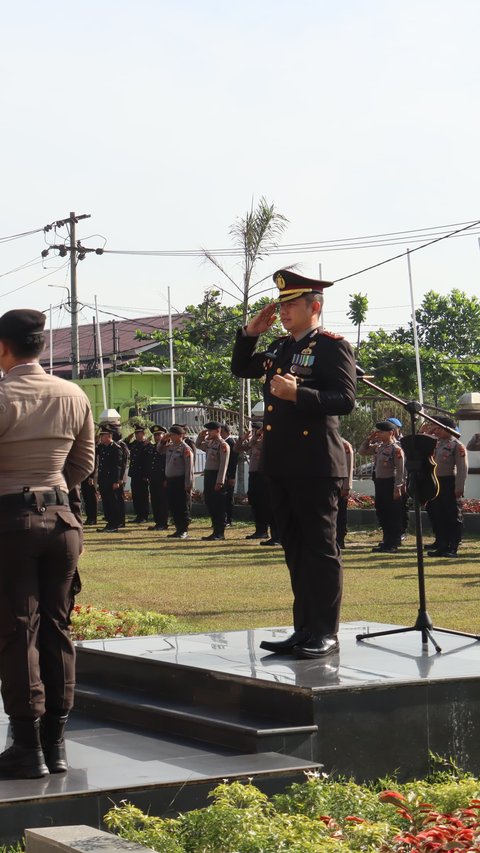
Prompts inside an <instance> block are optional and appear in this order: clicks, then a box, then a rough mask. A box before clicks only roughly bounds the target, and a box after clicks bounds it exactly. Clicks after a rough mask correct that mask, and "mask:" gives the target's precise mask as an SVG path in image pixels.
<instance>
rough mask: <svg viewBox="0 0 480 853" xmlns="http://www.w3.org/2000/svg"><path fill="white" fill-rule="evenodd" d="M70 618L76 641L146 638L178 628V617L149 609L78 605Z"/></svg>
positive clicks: (168, 632)
mask: <svg viewBox="0 0 480 853" xmlns="http://www.w3.org/2000/svg"><path fill="white" fill-rule="evenodd" d="M70 619H71V625H70V633H71V635H72V639H74V640H104V639H109V638H111V637H142V636H145V635H148V634H172V633H175V632H176V631H177V630H178V622H177V619H176V618H175V616H165V615H164V614H163V613H154V612H152V611H149V610H145V611H141V610H105V609H99V608H97V607H93V606H92V605H91V604H87V605H81V604H76V605H75V607H74V608H73V610H72V613H71V617H70Z"/></svg>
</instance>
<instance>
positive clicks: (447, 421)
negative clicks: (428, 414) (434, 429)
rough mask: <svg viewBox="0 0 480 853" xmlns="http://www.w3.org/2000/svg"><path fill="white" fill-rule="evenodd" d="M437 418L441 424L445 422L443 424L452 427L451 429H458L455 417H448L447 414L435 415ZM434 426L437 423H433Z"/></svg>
mask: <svg viewBox="0 0 480 853" xmlns="http://www.w3.org/2000/svg"><path fill="white" fill-rule="evenodd" d="M432 417H433V415H432ZM435 420H436V421H438V423H439V424H443V426H447V427H450V429H454V430H458V427H457V425H456V423H455V421H454V420H453V418H448V417H446V416H445V415H438V416H437V415H435ZM432 426H435V424H432Z"/></svg>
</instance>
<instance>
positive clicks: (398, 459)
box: [358, 439, 405, 486]
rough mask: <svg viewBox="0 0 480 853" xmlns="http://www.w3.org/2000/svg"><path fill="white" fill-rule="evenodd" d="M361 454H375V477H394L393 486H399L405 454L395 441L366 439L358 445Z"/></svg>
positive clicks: (402, 476) (401, 480) (403, 471)
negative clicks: (371, 440) (384, 441)
mask: <svg viewBox="0 0 480 853" xmlns="http://www.w3.org/2000/svg"><path fill="white" fill-rule="evenodd" d="M358 452H359V453H360V455H361V456H375V479H378V480H386V479H388V478H389V477H394V479H395V486H401V485H402V484H403V481H404V475H405V454H404V452H403V450H402V448H401V447H400V445H399V444H397V443H396V442H390V443H389V444H384V443H383V442H370V441H369V440H368V439H365V441H364V442H363V443H362V444H361V445H360V447H359V448H358Z"/></svg>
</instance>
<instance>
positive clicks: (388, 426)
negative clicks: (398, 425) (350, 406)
mask: <svg viewBox="0 0 480 853" xmlns="http://www.w3.org/2000/svg"><path fill="white" fill-rule="evenodd" d="M375 429H378V431H379V432H393V430H394V429H395V427H394V425H393V424H392V423H391V422H390V421H379V422H378V424H375Z"/></svg>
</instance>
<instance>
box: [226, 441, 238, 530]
mask: <svg viewBox="0 0 480 853" xmlns="http://www.w3.org/2000/svg"><path fill="white" fill-rule="evenodd" d="M224 441H226V443H227V444H228V446H229V448H230V455H229V457H228V466H227V473H226V475H225V524H228V525H231V523H232V521H233V499H234V494H235V479H236V476H237V465H238V453H237V452H236V450H235V439H234V438H232V436H231V435H229V436H227V438H225V439H224Z"/></svg>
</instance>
